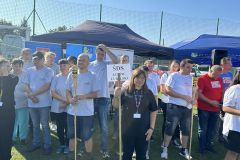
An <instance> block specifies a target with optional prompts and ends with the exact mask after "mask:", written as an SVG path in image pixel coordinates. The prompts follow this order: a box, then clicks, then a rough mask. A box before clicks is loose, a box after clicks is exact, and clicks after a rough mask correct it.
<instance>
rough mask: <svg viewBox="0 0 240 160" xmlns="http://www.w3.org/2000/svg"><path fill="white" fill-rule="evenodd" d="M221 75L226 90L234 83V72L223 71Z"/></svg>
mask: <svg viewBox="0 0 240 160" xmlns="http://www.w3.org/2000/svg"><path fill="white" fill-rule="evenodd" d="M220 77H221V78H222V81H223V86H224V91H226V90H227V89H228V88H229V85H230V84H231V83H232V80H233V74H232V72H230V71H228V72H226V73H222V74H221V76H220Z"/></svg>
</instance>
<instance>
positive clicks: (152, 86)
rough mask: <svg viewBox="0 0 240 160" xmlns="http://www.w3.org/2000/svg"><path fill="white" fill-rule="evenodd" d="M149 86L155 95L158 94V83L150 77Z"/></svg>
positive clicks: (148, 79)
mask: <svg viewBox="0 0 240 160" xmlns="http://www.w3.org/2000/svg"><path fill="white" fill-rule="evenodd" d="M147 87H148V89H149V90H150V91H152V93H153V95H154V96H157V95H158V90H157V85H156V83H155V82H154V80H153V79H151V78H149V77H148V78H147Z"/></svg>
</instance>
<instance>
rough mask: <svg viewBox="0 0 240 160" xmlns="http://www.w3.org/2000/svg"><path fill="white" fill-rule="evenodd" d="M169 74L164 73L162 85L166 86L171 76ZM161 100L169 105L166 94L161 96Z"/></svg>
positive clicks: (161, 80)
mask: <svg viewBox="0 0 240 160" xmlns="http://www.w3.org/2000/svg"><path fill="white" fill-rule="evenodd" d="M169 74H170V73H169V72H167V73H164V74H163V75H162V77H161V79H160V85H165V84H166V82H167V79H168V76H169ZM160 99H161V100H162V101H163V102H164V103H168V99H169V98H168V95H165V94H163V93H162V94H161V96H160Z"/></svg>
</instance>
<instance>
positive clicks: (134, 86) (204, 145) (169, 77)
mask: <svg viewBox="0 0 240 160" xmlns="http://www.w3.org/2000/svg"><path fill="white" fill-rule="evenodd" d="M106 54H107V55H108V56H109V57H110V60H111V61H110V62H107V61H105V56H106ZM55 57H56V55H55V54H54V53H52V52H46V53H42V52H35V53H34V54H31V50H30V49H28V48H25V49H23V50H22V53H21V58H18V59H13V60H12V62H11V66H10V63H9V61H7V60H5V59H4V58H1V59H0V118H1V120H0V129H1V134H0V159H1V160H9V159H10V158H11V147H12V141H13V142H16V141H17V140H18V138H19V140H20V144H21V145H25V144H26V140H27V138H28V133H29V132H30V133H31V134H32V142H31V145H30V147H29V148H28V150H27V151H28V152H34V151H35V150H38V149H40V148H42V151H43V154H45V155H49V154H51V153H52V140H51V135H50V128H49V123H50V119H51V120H52V121H54V122H55V123H56V126H57V135H58V140H59V147H58V148H57V149H56V153H58V154H63V155H64V156H63V159H73V158H74V149H75V147H74V146H75V141H74V115H75V114H76V118H77V125H76V126H77V137H78V138H79V139H80V140H81V141H80V145H79V146H80V148H79V149H78V150H79V152H78V157H80V158H81V159H84V160H88V159H93V157H92V152H93V139H92V135H93V128H94V114H95V113H96V114H97V119H98V122H99V126H100V147H99V148H100V149H99V150H100V152H101V154H102V158H103V159H106V158H108V159H109V158H110V159H111V157H110V154H109V146H108V137H109V129H108V114H109V107H110V105H111V104H110V94H109V87H108V84H109V83H108V81H107V65H108V64H109V63H113V64H116V63H118V58H117V57H116V56H115V55H114V54H113V53H112V52H111V51H110V50H109V49H108V48H107V47H106V46H105V45H103V44H100V45H98V46H97V48H96V60H95V61H93V62H90V61H89V57H88V55H87V54H80V55H79V56H78V57H77V58H76V57H73V56H70V57H68V59H61V60H59V62H58V64H56V63H54V59H55ZM120 63H122V64H126V63H129V57H128V56H127V55H123V56H122V57H121V58H120ZM73 65H77V68H78V73H77V88H74V80H73V76H72V73H71V71H72V67H73ZM193 65H194V64H193V61H192V60H190V59H184V60H182V61H181V62H180V63H179V62H177V61H175V60H174V61H172V63H171V65H170V69H169V71H168V72H165V73H164V74H163V75H162V76H161V78H160V76H159V75H158V74H156V73H154V72H153V67H154V63H153V61H151V60H147V61H146V62H145V63H144V66H141V67H139V68H137V69H135V70H133V72H132V76H131V79H130V80H129V81H125V82H120V84H119V83H118V82H115V83H114V89H115V91H114V93H113V99H112V105H113V106H114V107H115V109H116V112H115V113H116V114H115V118H114V119H115V120H114V121H115V122H114V135H113V138H115V139H116V137H117V134H118V114H117V113H118V109H119V106H118V104H119V100H121V102H122V106H121V107H122V140H123V141H122V144H123V160H131V159H132V156H133V154H134V152H135V154H136V159H137V160H145V159H149V151H150V139H151V137H152V135H153V132H154V130H155V123H156V119H157V112H158V110H161V111H162V112H163V122H162V138H163V141H162V144H159V145H161V146H162V152H161V158H163V159H168V147H169V145H170V144H171V143H170V142H172V144H173V145H174V146H176V147H178V148H180V152H179V154H180V155H181V156H183V157H184V158H186V159H191V158H192V157H191V155H189V151H188V143H189V135H190V134H191V133H190V132H191V129H190V128H191V127H190V126H191V123H192V122H191V118H192V117H191V116H192V108H193V106H194V105H195V104H196V102H197V106H198V140H199V153H200V154H201V155H202V156H204V155H205V154H208V153H209V152H212V153H217V151H216V150H215V149H214V145H215V144H216V142H215V139H216V138H217V137H216V135H217V133H219V134H218V140H219V142H224V144H225V146H226V148H227V149H228V152H227V154H226V157H225V160H233V159H237V157H238V154H239V153H240V145H238V143H236V142H238V141H239V140H240V127H239V126H240V120H239V115H240V111H239V110H240V101H239V96H240V95H239V94H240V87H239V83H240V81H239V73H237V74H236V76H235V77H234V78H233V74H232V73H231V72H230V70H231V67H232V64H231V59H230V58H228V57H224V58H223V59H222V60H221V65H213V66H212V67H211V68H210V70H209V72H208V73H207V74H205V75H202V76H200V77H199V78H198V82H197V93H195V92H194V90H193V87H192V81H193V77H192V76H191V75H190V73H191V70H192V67H193ZM230 86H231V87H230ZM75 89H76V91H75ZM159 92H161V95H160V96H159V95H158V93H159ZM159 98H160V99H159ZM75 109H76V110H75ZM50 113H51V114H50ZM225 113H226V114H225ZM224 114H225V116H224ZM29 115H30V116H29ZM126 122H127V123H126ZM223 124H224V125H223ZM29 125H30V126H31V127H29ZM40 126H41V127H40ZM41 130H42V131H43V142H41V136H40V135H41ZM180 133H181V134H180ZM180 135H181V136H180ZM42 144H43V145H42ZM150 158H151V157H150Z"/></svg>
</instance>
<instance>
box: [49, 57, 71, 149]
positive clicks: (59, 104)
mask: <svg viewBox="0 0 240 160" xmlns="http://www.w3.org/2000/svg"><path fill="white" fill-rule="evenodd" d="M59 65H60V73H59V74H57V75H55V76H54V78H53V80H52V83H51V94H52V97H53V101H52V105H51V112H53V113H54V115H55V120H56V124H57V135H58V139H59V143H60V146H59V148H58V149H57V153H58V154H59V153H65V154H67V153H68V144H69V140H68V138H67V113H66V109H67V106H68V104H69V102H68V100H67V98H66V88H67V85H66V80H67V76H68V73H69V68H70V65H69V63H68V61H67V60H66V59H61V60H59Z"/></svg>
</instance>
